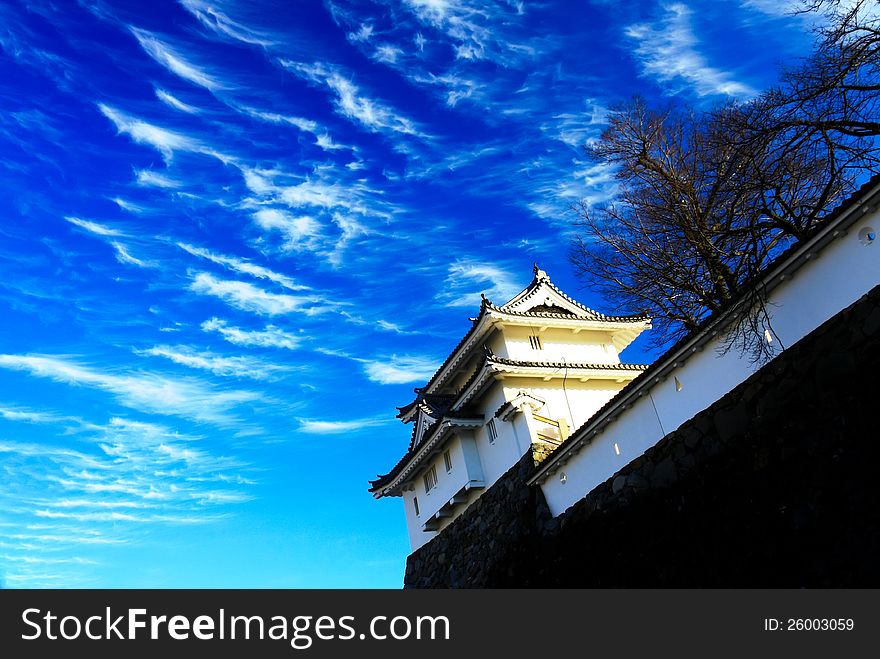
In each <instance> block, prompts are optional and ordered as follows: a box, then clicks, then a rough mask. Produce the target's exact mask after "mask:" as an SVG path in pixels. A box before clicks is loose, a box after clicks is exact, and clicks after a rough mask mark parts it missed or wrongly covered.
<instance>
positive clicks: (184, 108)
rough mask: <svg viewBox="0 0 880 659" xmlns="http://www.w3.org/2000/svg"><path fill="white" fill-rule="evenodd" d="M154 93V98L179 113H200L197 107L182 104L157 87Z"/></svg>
mask: <svg viewBox="0 0 880 659" xmlns="http://www.w3.org/2000/svg"><path fill="white" fill-rule="evenodd" d="M155 91H156V98H158V99H159V100H160V101H162V102H163V103H164V104H165V105H167V106H168V107H172V108H174V109H175V110H180V111H181V112H186V113H187V114H198V113H199V112H200V110H199V109H198V108H197V107H195V106H192V105H189V104H187V103H184V102H183V101H181V100H180V99H179V98H176V97H175V96H172V95H171V94H169V93H168V92H166V91H165V90H164V89H159V88H158V87H157V88H156V90H155Z"/></svg>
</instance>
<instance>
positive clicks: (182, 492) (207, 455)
mask: <svg viewBox="0 0 880 659" xmlns="http://www.w3.org/2000/svg"><path fill="white" fill-rule="evenodd" d="M35 414H37V415H38V416H39V417H40V422H50V421H51V420H52V419H53V418H54V419H55V420H56V421H57V422H58V424H59V425H61V426H62V427H64V426H66V424H67V423H68V420H67V419H66V418H65V417H63V416H61V415H58V414H56V413H54V412H51V411H48V410H45V411H40V410H38V411H35ZM85 425H86V427H85V429H84V430H83V432H82V433H81V434H79V435H78V437H77V441H78V448H77V450H73V449H70V448H68V447H67V446H66V444H67V443H68V441H69V440H68V441H64V443H63V444H61V443H59V442H57V441H55V440H53V438H52V435H51V429H49V428H47V432H46V433H45V434H44V437H43V438H42V439H41V441H40V443H28V442H20V441H7V440H0V468H2V470H3V472H4V474H5V476H7V477H8V478H9V487H5V488H3V489H2V490H0V507H2V509H3V510H4V519H6V520H12V521H11V522H8V523H7V524H0V526H2V525H8V526H9V527H10V528H9V529H4V532H3V533H2V538H0V547H2V548H3V549H4V553H3V554H2V555H0V565H3V566H4V567H7V568H8V566H10V565H11V564H20V565H23V566H28V567H27V569H24V568H22V567H16V568H15V569H13V570H8V571H9V572H10V573H11V574H10V575H9V576H11V577H13V578H12V579H10V582H14V583H15V584H17V585H22V586H31V587H33V586H36V585H40V584H46V583H47V582H51V581H52V578H53V575H52V574H51V573H49V572H47V566H62V565H67V563H66V562H65V561H71V563H70V564H71V565H78V566H90V565H99V564H101V563H102V561H101V560H100V559H98V558H93V556H98V555H99V554H94V552H98V551H103V548H106V547H114V546H134V545H137V544H140V543H142V542H143V530H144V528H150V529H151V530H152V531H155V530H157V529H158V527H163V526H179V525H192V524H208V523H212V522H216V521H218V520H220V519H223V518H224V517H226V516H228V515H229V514H230V511H231V510H233V508H232V507H233V506H236V505H240V504H242V503H245V502H247V501H250V500H252V499H253V498H254V493H253V491H252V489H251V488H250V487H249V486H250V485H254V484H255V481H254V480H253V479H252V478H247V477H246V476H247V475H248V474H249V472H250V471H251V467H250V466H249V465H248V464H247V463H245V462H243V461H241V460H238V459H236V458H232V457H229V456H226V455H218V454H217V453H215V452H214V451H213V450H212V447H209V446H207V445H204V444H202V442H201V441H200V438H198V437H193V436H188V435H182V434H180V433H178V432H176V431H173V430H171V429H169V428H168V427H166V426H164V425H161V424H157V423H148V422H142V421H132V420H130V419H124V418H118V417H117V418H111V419H110V420H109V421H107V422H106V423H90V424H85ZM80 552H81V553H80ZM65 574H67V575H68V579H69V580H71V581H73V582H76V583H78V582H79V580H80V579H87V578H88V576H87V575H88V574H89V572H88V571H86V572H77V573H71V572H70V571H69V570H68V571H66V572H65ZM65 583H66V582H65Z"/></svg>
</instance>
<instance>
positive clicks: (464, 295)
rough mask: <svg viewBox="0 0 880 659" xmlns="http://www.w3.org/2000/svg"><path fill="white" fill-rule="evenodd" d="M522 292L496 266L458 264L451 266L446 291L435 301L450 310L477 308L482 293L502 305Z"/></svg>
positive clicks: (462, 262) (466, 262) (512, 278)
mask: <svg viewBox="0 0 880 659" xmlns="http://www.w3.org/2000/svg"><path fill="white" fill-rule="evenodd" d="M521 289H522V287H521V286H518V285H517V284H516V280H515V278H514V277H513V275H511V274H510V273H509V272H507V271H506V270H504V269H502V268H500V267H498V266H497V265H493V264H490V263H478V262H475V261H458V262H456V263H453V264H452V265H450V266H449V270H448V274H447V277H446V281H445V282H444V285H443V289H442V291H441V292H440V293H439V294H438V295H437V297H436V299H437V301H438V302H440V303H441V304H443V305H445V306H447V307H471V308H475V307H477V308H478V307H479V306H480V293H482V294H484V295H485V296H486V297H487V298H489V299H490V300H493V301H494V302H496V303H497V304H502V303H504V302H507V300H509V299H511V298H512V297H513V296H514V295H516V294H517V293H519V291H520V290H521Z"/></svg>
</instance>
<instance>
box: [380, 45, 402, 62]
mask: <svg viewBox="0 0 880 659" xmlns="http://www.w3.org/2000/svg"><path fill="white" fill-rule="evenodd" d="M401 55H403V51H402V50H401V49H400V48H398V47H397V46H393V45H391V44H388V43H383V44H381V45H379V46H376V51H375V52H374V53H373V59H375V60H376V61H379V62H382V63H383V64H394V63H396V62H397V60H398V58H399V57H400V56H401Z"/></svg>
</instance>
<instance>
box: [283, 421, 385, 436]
mask: <svg viewBox="0 0 880 659" xmlns="http://www.w3.org/2000/svg"><path fill="white" fill-rule="evenodd" d="M297 421H299V428H298V430H299V431H300V432H304V433H308V434H310V435H341V434H342V433H352V432H357V431H358V430H362V429H364V428H374V427H376V426H381V425H385V424H387V423H388V422H387V420H385V419H352V420H349V421H322V420H316V419H297Z"/></svg>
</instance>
